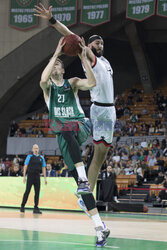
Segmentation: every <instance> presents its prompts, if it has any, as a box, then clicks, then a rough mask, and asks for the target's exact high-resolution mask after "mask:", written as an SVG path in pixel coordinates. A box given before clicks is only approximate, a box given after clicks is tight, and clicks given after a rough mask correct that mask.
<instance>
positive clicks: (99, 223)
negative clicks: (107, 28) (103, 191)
mask: <svg viewBox="0 0 167 250" xmlns="http://www.w3.org/2000/svg"><path fill="white" fill-rule="evenodd" d="M91 218H92V221H93V222H94V224H95V227H102V228H104V226H103V223H102V221H101V218H100V216H99V214H95V215H92V217H91Z"/></svg>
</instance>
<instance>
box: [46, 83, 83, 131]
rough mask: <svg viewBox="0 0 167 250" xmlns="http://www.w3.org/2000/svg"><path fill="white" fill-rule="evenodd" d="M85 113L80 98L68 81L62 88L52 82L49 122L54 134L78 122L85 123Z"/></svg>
mask: <svg viewBox="0 0 167 250" xmlns="http://www.w3.org/2000/svg"><path fill="white" fill-rule="evenodd" d="M84 118H85V115H84V112H83V110H82V108H81V105H80V103H79V98H78V96H77V95H75V94H74V91H73V89H72V87H71V85H70V83H69V81H68V80H67V79H65V80H64V84H63V85H62V86H61V87H60V86H57V85H56V84H54V82H53V81H52V80H51V87H50V96H49V120H50V126H51V127H52V129H53V132H55V133H58V132H60V131H61V129H62V128H64V127H66V128H67V126H68V127H69V124H70V126H71V124H72V123H73V122H74V123H75V122H76V121H83V119H84Z"/></svg>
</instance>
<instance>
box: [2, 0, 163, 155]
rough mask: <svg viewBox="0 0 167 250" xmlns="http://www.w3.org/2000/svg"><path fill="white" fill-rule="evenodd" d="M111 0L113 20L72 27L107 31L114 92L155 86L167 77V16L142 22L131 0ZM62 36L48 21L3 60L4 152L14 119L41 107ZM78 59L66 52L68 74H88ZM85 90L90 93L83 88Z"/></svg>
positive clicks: (88, 32)
mask: <svg viewBox="0 0 167 250" xmlns="http://www.w3.org/2000/svg"><path fill="white" fill-rule="evenodd" d="M111 4H112V7H111V21H110V22H107V23H105V24H103V25H100V26H97V27H91V26H88V25H84V24H80V23H79V22H78V23H77V24H76V25H74V26H72V27H71V28H70V29H71V30H72V31H73V32H74V33H76V34H78V35H80V36H83V37H84V38H85V40H86V41H87V39H88V37H89V36H90V35H92V34H99V35H101V36H102V37H103V39H104V42H105V50H104V56H105V57H106V58H107V59H108V60H109V61H110V63H111V65H112V67H113V70H114V88H115V94H120V93H122V92H123V91H124V90H125V89H127V88H131V87H132V86H133V85H135V84H136V83H141V84H142V86H143V88H144V91H145V92H151V91H152V90H153V89H155V88H156V87H157V86H158V85H160V84H162V83H164V82H165V80H166V79H167V70H166V58H167V46H166V45H167V19H166V18H163V17H160V16H157V15H153V16H152V17H150V18H148V19H147V20H144V21H142V22H137V21H133V20H130V19H127V18H126V0H111ZM78 15H79V13H78ZM78 20H79V16H78ZM60 37H61V36H60V34H58V32H57V31H56V30H54V29H53V28H51V27H46V28H45V29H44V30H42V31H41V32H39V33H38V34H36V35H34V36H33V37H31V38H30V39H28V40H27V41H25V42H24V43H23V44H22V45H21V46H19V47H18V48H16V49H15V50H13V51H12V52H10V53H9V54H8V55H6V56H5V57H3V58H2V59H1V60H0V80H1V91H0V121H1V122H0V155H1V156H2V155H4V154H5V152H6V141H7V139H6V138H7V135H8V130H9V124H10V122H11V121H12V120H13V119H17V118H18V117H20V116H23V115H25V114H26V113H27V112H28V111H29V110H30V109H31V107H32V105H34V103H36V105H37V106H38V108H39V105H38V102H37V101H36V100H38V98H39V97H40V96H41V95H42V91H41V89H40V87H39V81H40V76H41V73H42V71H43V69H44V67H45V66H46V64H47V63H48V60H49V58H50V57H51V56H52V54H53V52H54V51H55V48H56V45H57V43H58V41H59V39H60ZM78 60H79V59H77V58H75V57H67V56H63V61H64V62H65V67H66V75H65V76H66V77H71V76H76V74H77V75H78V76H83V72H82V70H81V65H80V63H78V62H79V61H78ZM85 95H88V93H87V92H85V93H81V96H85ZM39 99H40V98H39Z"/></svg>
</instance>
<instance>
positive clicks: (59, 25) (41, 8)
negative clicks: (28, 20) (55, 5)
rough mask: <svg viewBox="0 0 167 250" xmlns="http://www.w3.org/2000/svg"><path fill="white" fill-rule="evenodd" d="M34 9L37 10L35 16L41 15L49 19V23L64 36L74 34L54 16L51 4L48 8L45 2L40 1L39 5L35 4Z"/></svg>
mask: <svg viewBox="0 0 167 250" xmlns="http://www.w3.org/2000/svg"><path fill="white" fill-rule="evenodd" d="M33 10H34V12H35V14H34V16H39V17H41V18H43V19H46V20H47V21H49V23H50V24H51V25H52V26H53V27H54V28H55V29H56V30H57V31H58V32H60V34H62V35H63V36H68V35H70V34H73V32H71V31H70V30H69V29H68V28H67V27H66V26H65V25H64V24H62V23H61V22H59V21H58V20H56V19H55V18H54V17H53V15H52V6H49V8H48V9H46V8H45V7H44V6H43V4H41V3H39V5H35V8H34V9H33Z"/></svg>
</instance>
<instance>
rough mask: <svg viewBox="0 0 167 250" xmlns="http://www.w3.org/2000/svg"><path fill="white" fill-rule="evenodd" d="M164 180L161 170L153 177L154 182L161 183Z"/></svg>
mask: <svg viewBox="0 0 167 250" xmlns="http://www.w3.org/2000/svg"><path fill="white" fill-rule="evenodd" d="M163 181H164V174H163V173H162V172H159V173H158V177H156V178H155V181H154V182H155V184H161V183H162V182H163Z"/></svg>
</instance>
